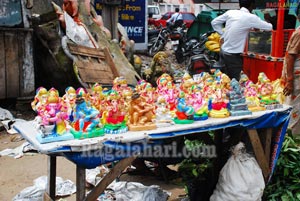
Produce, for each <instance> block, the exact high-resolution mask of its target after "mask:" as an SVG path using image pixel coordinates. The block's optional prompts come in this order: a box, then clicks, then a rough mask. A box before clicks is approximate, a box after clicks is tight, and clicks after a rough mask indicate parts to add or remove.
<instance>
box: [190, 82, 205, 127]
mask: <svg viewBox="0 0 300 201" xmlns="http://www.w3.org/2000/svg"><path fill="white" fill-rule="evenodd" d="M188 104H189V105H192V106H193V108H194V110H195V114H194V120H195V121H198V120H206V119H208V105H207V103H206V101H205V99H204V97H203V95H202V92H201V90H200V89H199V88H197V87H195V89H193V93H192V94H191V96H190V97H189V99H188Z"/></svg>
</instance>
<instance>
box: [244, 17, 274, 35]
mask: <svg viewBox="0 0 300 201" xmlns="http://www.w3.org/2000/svg"><path fill="white" fill-rule="evenodd" d="M249 23H250V25H251V27H253V28H255V29H262V30H265V31H271V30H272V29H273V25H272V24H271V23H268V22H266V21H264V20H261V19H260V18H259V17H258V16H256V15H254V14H253V17H252V18H251V21H250V22H249Z"/></svg>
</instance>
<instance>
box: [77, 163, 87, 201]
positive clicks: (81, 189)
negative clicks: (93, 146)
mask: <svg viewBox="0 0 300 201" xmlns="http://www.w3.org/2000/svg"><path fill="white" fill-rule="evenodd" d="M84 198H85V169H84V168H82V167H79V166H78V165H76V201H82V200H84Z"/></svg>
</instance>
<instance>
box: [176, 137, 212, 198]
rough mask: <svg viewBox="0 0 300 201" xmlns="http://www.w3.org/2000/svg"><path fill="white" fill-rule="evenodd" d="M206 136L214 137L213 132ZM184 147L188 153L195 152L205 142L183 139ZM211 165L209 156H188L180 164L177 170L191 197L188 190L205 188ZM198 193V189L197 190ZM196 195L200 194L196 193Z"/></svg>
mask: <svg viewBox="0 0 300 201" xmlns="http://www.w3.org/2000/svg"><path fill="white" fill-rule="evenodd" d="M208 136H209V138H210V139H213V138H214V133H213V132H209V133H208ZM184 143H185V148H186V150H187V151H188V152H189V153H193V152H194V153H195V152H197V151H195V150H196V149H200V150H201V148H202V147H203V146H206V145H207V144H206V143H205V142H204V141H202V140H199V139H195V140H189V139H186V140H185V141H184ZM212 167H213V160H212V159H211V158H201V157H198V158H195V157H190V158H186V159H184V160H183V161H182V162H181V163H180V164H179V168H178V171H179V173H180V175H181V177H182V180H183V182H184V184H185V190H186V192H188V193H189V196H190V198H191V192H189V190H193V191H194V190H195V189H196V188H202V189H205V186H204V185H206V187H207V181H208V180H209V178H210V170H211V168H212ZM198 193H199V191H198ZM198 196H200V195H199V194H198Z"/></svg>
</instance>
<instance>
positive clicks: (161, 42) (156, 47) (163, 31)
mask: <svg viewBox="0 0 300 201" xmlns="http://www.w3.org/2000/svg"><path fill="white" fill-rule="evenodd" d="M158 30H159V33H158V35H157V37H156V38H155V40H154V39H153V38H152V39H150V40H149V39H148V54H149V56H154V55H155V54H156V53H157V52H159V51H161V50H163V49H164V48H165V46H166V44H167V42H168V39H169V34H170V30H169V29H168V28H166V27H162V26H160V28H159V29H158ZM150 41H152V42H151V44H149V42H150Z"/></svg>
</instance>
